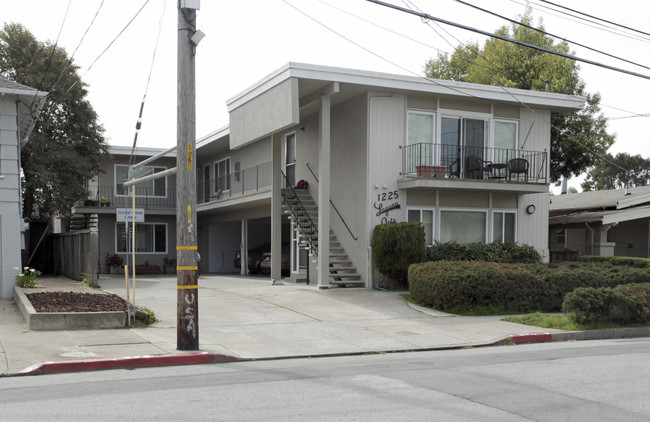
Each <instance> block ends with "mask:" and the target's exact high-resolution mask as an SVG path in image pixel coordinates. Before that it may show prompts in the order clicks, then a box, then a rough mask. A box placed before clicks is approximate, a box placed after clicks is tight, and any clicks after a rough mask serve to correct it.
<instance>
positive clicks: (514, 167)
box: [508, 158, 528, 182]
mask: <svg viewBox="0 0 650 422" xmlns="http://www.w3.org/2000/svg"><path fill="white" fill-rule="evenodd" d="M513 174H516V175H517V181H519V175H521V174H523V175H524V181H526V182H527V181H528V160H526V159H525V158H513V159H512V160H510V161H508V180H512V175H513Z"/></svg>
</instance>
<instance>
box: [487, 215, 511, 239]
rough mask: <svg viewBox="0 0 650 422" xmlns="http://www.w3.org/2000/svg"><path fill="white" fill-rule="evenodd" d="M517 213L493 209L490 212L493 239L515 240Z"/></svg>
mask: <svg viewBox="0 0 650 422" xmlns="http://www.w3.org/2000/svg"><path fill="white" fill-rule="evenodd" d="M516 221H517V214H516V213H514V212H506V211H495V212H494V213H493V214H492V223H493V239H492V240H493V241H494V242H514V241H515V240H516V235H515V230H516V224H515V223H516Z"/></svg>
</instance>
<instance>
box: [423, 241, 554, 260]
mask: <svg viewBox="0 0 650 422" xmlns="http://www.w3.org/2000/svg"><path fill="white" fill-rule="evenodd" d="M427 255H428V256H427V260H428V261H487V262H504V263H522V264H524V263H529V264H534V263H539V262H541V261H542V258H541V256H540V255H539V252H537V250H536V249H535V248H533V247H532V246H529V245H518V244H516V243H514V242H493V243H490V244H485V243H482V242H475V243H458V242H453V241H452V242H446V243H438V244H436V245H435V246H431V247H430V248H428V249H427Z"/></svg>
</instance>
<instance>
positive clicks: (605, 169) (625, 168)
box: [580, 152, 650, 191]
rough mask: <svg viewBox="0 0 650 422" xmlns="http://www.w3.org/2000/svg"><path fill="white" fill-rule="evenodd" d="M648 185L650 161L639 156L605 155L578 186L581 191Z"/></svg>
mask: <svg viewBox="0 0 650 422" xmlns="http://www.w3.org/2000/svg"><path fill="white" fill-rule="evenodd" d="M628 184H629V186H630V187H634V186H647V185H650V159H649V158H643V157H642V156H641V155H640V154H637V155H630V154H628V153H626V152H620V153H618V154H616V156H612V154H607V155H606V156H605V157H604V159H601V160H598V161H597V162H596V165H595V166H594V167H592V168H591V169H590V170H589V171H588V172H587V177H586V178H585V181H584V182H582V184H581V185H580V186H581V187H582V189H583V190H585V191H589V190H604V189H621V188H623V187H626V186H628Z"/></svg>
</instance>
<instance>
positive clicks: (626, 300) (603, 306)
mask: <svg viewBox="0 0 650 422" xmlns="http://www.w3.org/2000/svg"><path fill="white" fill-rule="evenodd" d="M648 293H650V283H640V284H628V285H619V286H616V287H614V288H609V287H603V288H597V289H596V288H588V287H580V288H577V289H575V290H574V291H572V292H570V293H569V294H567V295H566V297H565V298H564V303H563V304H562V311H563V312H565V313H567V314H570V315H571V317H572V318H573V319H574V320H575V321H576V322H578V323H580V324H590V323H597V322H613V323H617V324H646V323H647V322H648V321H649V320H650V303H649V302H648Z"/></svg>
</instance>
